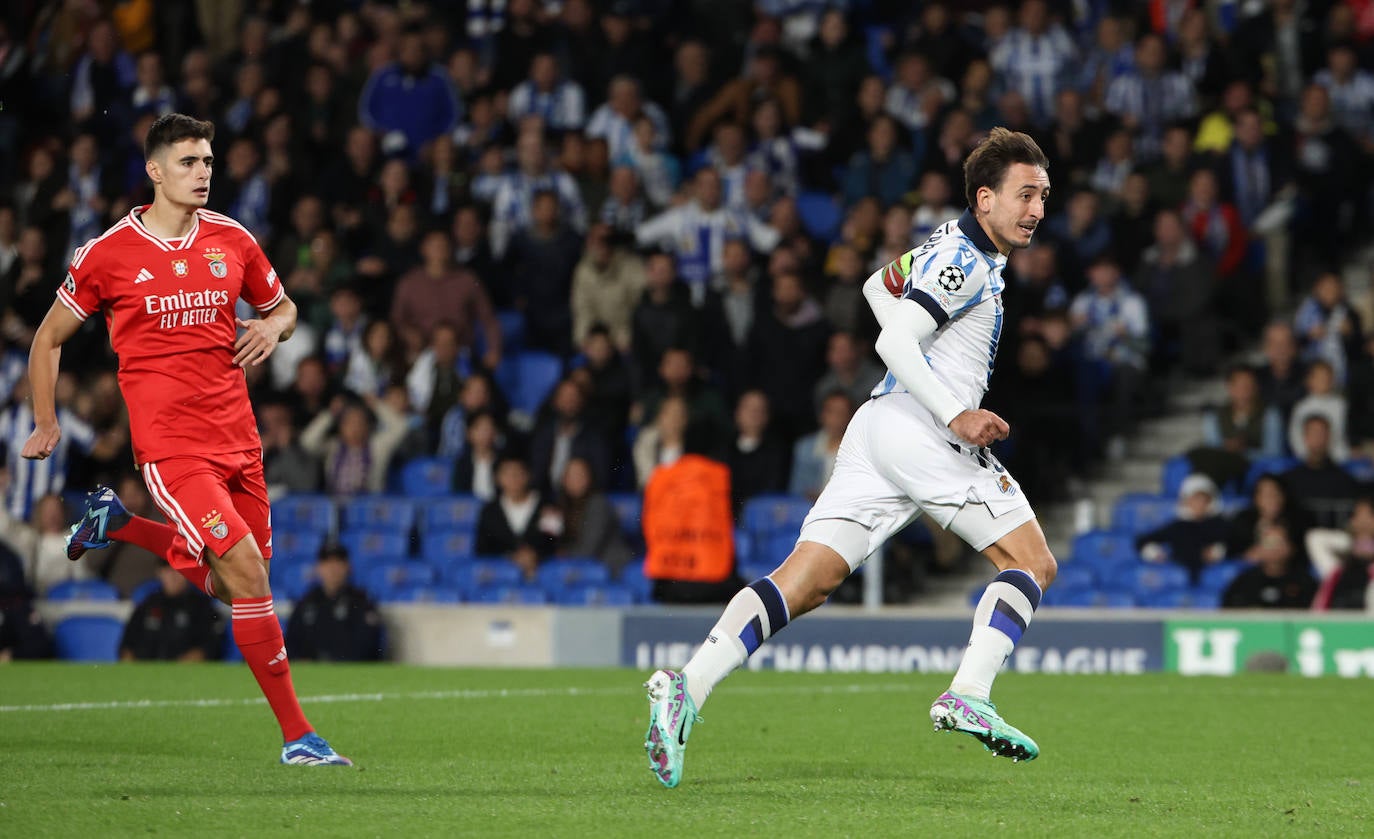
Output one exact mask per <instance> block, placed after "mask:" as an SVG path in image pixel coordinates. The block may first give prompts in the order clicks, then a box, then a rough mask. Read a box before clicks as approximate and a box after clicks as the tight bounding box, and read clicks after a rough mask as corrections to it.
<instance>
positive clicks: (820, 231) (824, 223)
mask: <svg viewBox="0 0 1374 839" xmlns="http://www.w3.org/2000/svg"><path fill="white" fill-rule="evenodd" d="M797 215H798V216H800V218H801V223H802V227H804V228H806V232H807V233H810V234H811V235H812V236H814V237H815V238H817V239H819V240H821V241H822V242H824V243H826V244H829V243H830V242H832V241H834V239H835V234H837V233H839V231H840V222H841V221H842V220H843V219H844V211H843V210H842V209H841V208H840V205H839V203H838V202H837V201H836V200H835V198H834V196H832V195H831V194H830V193H828V192H817V191H814V190H804V191H803V192H802V193H801V194H799V195H798V196H797Z"/></svg>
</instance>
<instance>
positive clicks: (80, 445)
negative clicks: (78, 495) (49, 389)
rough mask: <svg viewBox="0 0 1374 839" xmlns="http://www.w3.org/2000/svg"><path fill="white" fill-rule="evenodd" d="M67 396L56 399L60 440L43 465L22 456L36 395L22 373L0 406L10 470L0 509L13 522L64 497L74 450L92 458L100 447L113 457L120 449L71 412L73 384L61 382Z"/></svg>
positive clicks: (0, 431)
mask: <svg viewBox="0 0 1374 839" xmlns="http://www.w3.org/2000/svg"><path fill="white" fill-rule="evenodd" d="M61 382H62V387H61V388H60V390H62V391H64V392H63V393H60V394H58V395H59V397H60V398H59V399H58V400H57V420H58V422H59V423H60V425H61V428H62V436H61V438H60V439H59V440H58V441H57V445H56V446H55V447H54V448H53V452H52V454H51V455H49V456H48V457H46V458H44V459H43V460H28V459H26V458H23V457H20V456H19V453H20V452H21V451H23V449H24V443H25V441H27V440H28V438H29V435H30V434H31V433H33V408H32V403H31V401H30V396H31V395H32V390H31V388H30V387H29V377H28V374H27V373H24V374H23V375H21V376H20V377H19V380H18V381H16V382H15V383H14V387H13V389H12V390H11V392H10V398H9V400H8V401H7V402H6V403H4V404H3V405H0V444H2V445H0V448H3V450H4V452H5V463H6V465H7V466H8V467H9V485H8V487H6V489H7V491H6V492H4V493H0V504H2V505H3V506H4V507H5V509H6V510H7V511H8V512H9V515H10V516H11V517H12V518H13V519H14V520H15V521H24V520H25V519H27V518H28V517H29V514H30V512H31V511H32V510H33V507H34V505H35V504H37V503H38V500H39V499H40V498H42V497H43V496H45V495H49V494H61V492H62V490H63V489H65V488H66V485H67V473H68V470H69V468H70V461H71V458H72V455H73V453H74V451H75V453H77V454H90V453H91V452H92V451H94V450H95V448H96V446H97V445H98V444H99V445H101V446H102V448H103V449H105V450H106V454H107V455H108V454H109V453H111V451H110V450H111V449H117V448H118V446H117V445H114V440H113V439H112V437H111V435H108V434H106V435H100V434H97V433H96V430H95V429H94V428H92V427H91V426H90V424H89V423H87V422H86V421H85V420H83V419H82V418H81V417H80V416H78V415H77V414H76V412H74V411H73V410H72V409H71V407H70V402H71V397H72V393H71V392H72V390H73V389H74V386H75V385H74V381H73V380H72V379H71V378H70V377H67V378H63V379H61Z"/></svg>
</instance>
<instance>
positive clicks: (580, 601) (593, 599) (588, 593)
mask: <svg viewBox="0 0 1374 839" xmlns="http://www.w3.org/2000/svg"><path fill="white" fill-rule="evenodd" d="M553 602H554V603H557V604H558V605H560V606H633V605H634V604H635V593H634V591H632V590H631V589H630V588H629V587H627V586H623V585H615V584H610V585H598V586H592V585H587V586H572V587H570V588H565V589H563V590H562V591H560V592H558V593H557V594H556V595H554V597H553Z"/></svg>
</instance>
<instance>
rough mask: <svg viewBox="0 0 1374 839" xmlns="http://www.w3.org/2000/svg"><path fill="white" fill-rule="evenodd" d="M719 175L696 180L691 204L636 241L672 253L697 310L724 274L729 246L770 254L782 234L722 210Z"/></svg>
mask: <svg viewBox="0 0 1374 839" xmlns="http://www.w3.org/2000/svg"><path fill="white" fill-rule="evenodd" d="M722 197H723V196H722V190H721V179H720V174H719V173H718V172H716V170H715V169H713V168H711V167H709V166H708V167H704V168H702V169H700V170H698V171H697V173H696V175H694V176H693V178H692V199H691V200H690V201H688V202H686V203H684V204H679V205H677V206H675V207H672V208H670V209H668V210H665V211H664V212H662V213H660V214H659V215H656V216H654V217H653V218H651V219H649V220H648V221H646V222H645V223H644V224H643V225H641V226H640V228H639V230H638V231H636V233H635V237H636V239H637V240H638V241H639V244H640V245H642V246H644V247H660V248H666V249H668V250H669V251H670V252H671V253H672V254H673V255H674V256H675V257H676V259H677V275H678V276H679V277H681V278H682V280H683V282H685V283H686V284H687V287H688V289H689V290H690V291H691V294H692V300H693V301H694V303H695V304H697V305H700V302H701V301H702V300H703V299H704V298H705V296H706V290H707V288H709V286H710V282H711V279H712V277H714V276H716V275H718V274H719V273H720V272H721V271H722V270H723V269H724V250H725V242H727V241H728V240H729V239H731V238H737V237H742V238H745V239H747V240H748V242H749V245H750V246H751V247H752V248H753V249H754V250H755V251H757V252H759V253H767V252H769V251H771V250H772V249H773V248H774V247H775V246H776V245H777V243H778V232H777V231H776V230H774V229H773V228H771V227H769V226H768V225H766V224H764V223H763V222H761V221H759V220H757V219H755V218H753V217H752V216H749V215H748V214H746V213H743V212H741V211H740V210H738V209H735V208H730V207H726V206H723V204H722Z"/></svg>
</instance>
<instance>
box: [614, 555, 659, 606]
mask: <svg viewBox="0 0 1374 839" xmlns="http://www.w3.org/2000/svg"><path fill="white" fill-rule="evenodd" d="M618 579H619V582H620V584H621V585H622V586H624V587H625V588H628V589H629V590H630V591H632V592H634V595H635V600H636V601H638V602H640V603H648V602H649V600H650V597H649V594H650V593H651V592H652V591H653V590H654V582H653V580H650V579H649V578H648V577H646V576H644V563H643V561H639V562H631V563H630V564H628V565H626V566H625V567H624V568H621V569H620V576H619V578H618Z"/></svg>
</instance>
